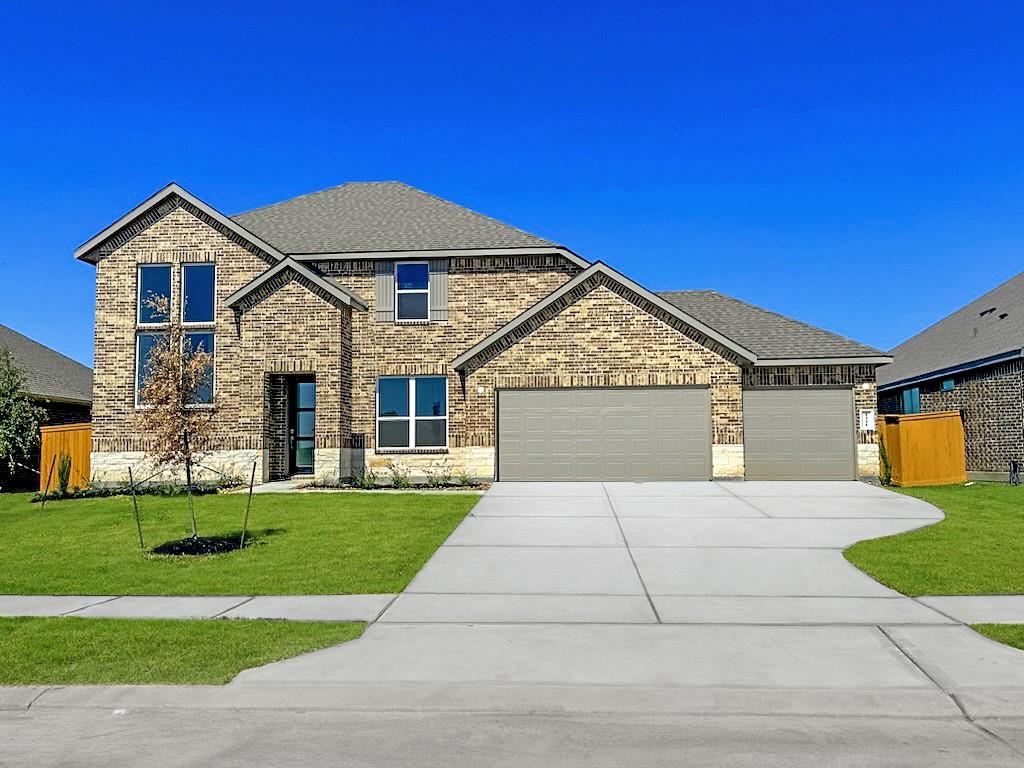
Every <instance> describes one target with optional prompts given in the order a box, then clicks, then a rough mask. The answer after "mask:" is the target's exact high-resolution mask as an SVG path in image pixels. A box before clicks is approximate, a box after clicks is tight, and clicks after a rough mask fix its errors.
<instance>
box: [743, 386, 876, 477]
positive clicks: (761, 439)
mask: <svg viewBox="0 0 1024 768" xmlns="http://www.w3.org/2000/svg"><path fill="white" fill-rule="evenodd" d="M743 444H744V450H743V461H744V464H745V465H746V477H747V480H854V479H856V470H855V469H854V467H855V454H854V450H855V445H854V433H853V391H852V390H849V389H759V390H746V391H744V393H743Z"/></svg>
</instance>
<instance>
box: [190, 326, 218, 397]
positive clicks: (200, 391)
mask: <svg viewBox="0 0 1024 768" xmlns="http://www.w3.org/2000/svg"><path fill="white" fill-rule="evenodd" d="M182 343H183V344H184V345H185V349H184V357H185V358H189V357H191V356H192V355H193V354H195V353H196V352H205V353H206V354H208V355H210V356H211V358H212V357H213V354H214V350H213V333H212V332H209V333H186V334H185V335H184V337H183V339H182ZM190 402H191V404H192V405H212V404H213V361H212V360H211V361H210V364H209V365H208V366H206V370H205V372H204V375H203V380H202V382H201V383H200V384H199V387H198V388H197V389H196V391H195V392H194V393H193V394H192V399H191V401H190Z"/></svg>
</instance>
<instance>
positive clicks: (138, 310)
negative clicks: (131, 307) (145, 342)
mask: <svg viewBox="0 0 1024 768" xmlns="http://www.w3.org/2000/svg"><path fill="white" fill-rule="evenodd" d="M156 267H163V268H165V269H166V270H167V277H168V280H167V301H169V302H170V306H169V307H168V308H167V311H168V315H167V319H166V320H162V321H160V322H158V323H144V322H142V270H144V269H153V268H156ZM173 295H174V265H173V264H171V263H170V262H153V263H152V264H137V265H136V267H135V325H136V327H137V328H162V327H165V326H167V325H170V322H171V315H170V313H171V312H174V298H173Z"/></svg>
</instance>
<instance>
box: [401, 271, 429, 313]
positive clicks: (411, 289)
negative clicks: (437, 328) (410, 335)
mask: <svg viewBox="0 0 1024 768" xmlns="http://www.w3.org/2000/svg"><path fill="white" fill-rule="evenodd" d="M395 309H396V314H395V318H396V319H397V320H398V321H399V322H402V321H410V320H420V321H423V320H430V269H429V267H428V265H427V262H425V261H400V262H398V263H397V264H395Z"/></svg>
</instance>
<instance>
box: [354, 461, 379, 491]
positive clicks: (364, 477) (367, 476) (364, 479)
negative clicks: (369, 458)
mask: <svg viewBox="0 0 1024 768" xmlns="http://www.w3.org/2000/svg"><path fill="white" fill-rule="evenodd" d="M377 482H378V480H377V473H376V472H374V471H373V469H372V468H371V467H367V468H366V469H364V470H363V472H362V474H359V475H356V477H355V480H354V482H353V485H355V486H356V487H357V488H362V489H363V490H364V491H372V490H373V489H374V488H376V487H377Z"/></svg>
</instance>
